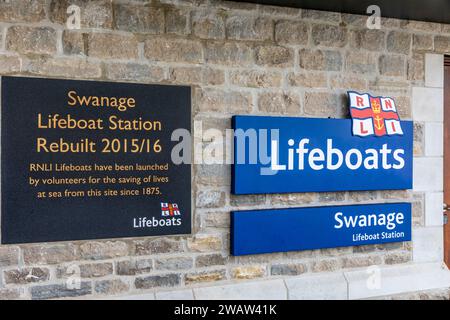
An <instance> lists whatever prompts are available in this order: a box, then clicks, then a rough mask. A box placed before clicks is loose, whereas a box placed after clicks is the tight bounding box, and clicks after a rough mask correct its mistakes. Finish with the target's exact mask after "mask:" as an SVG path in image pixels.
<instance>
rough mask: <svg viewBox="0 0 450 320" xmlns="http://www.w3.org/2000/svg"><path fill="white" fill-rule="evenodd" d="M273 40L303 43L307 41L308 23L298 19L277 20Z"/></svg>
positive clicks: (283, 42) (284, 42)
mask: <svg viewBox="0 0 450 320" xmlns="http://www.w3.org/2000/svg"><path fill="white" fill-rule="evenodd" d="M275 41H276V42H278V43H280V44H291V45H305V44H307V43H308V25H307V24H306V23H304V22H300V21H299V22H297V21H291V20H281V21H278V22H277V23H276V24H275Z"/></svg>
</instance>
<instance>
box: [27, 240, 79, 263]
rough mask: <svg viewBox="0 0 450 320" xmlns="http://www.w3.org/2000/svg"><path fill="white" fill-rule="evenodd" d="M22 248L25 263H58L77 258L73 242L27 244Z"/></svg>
mask: <svg viewBox="0 0 450 320" xmlns="http://www.w3.org/2000/svg"><path fill="white" fill-rule="evenodd" d="M22 250H23V259H24V262H25V264H58V263H62V262H69V261H73V260H77V259H78V254H77V252H76V247H75V246H74V245H73V244H49V245H29V246H26V247H23V248H22Z"/></svg>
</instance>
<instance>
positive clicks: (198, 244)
mask: <svg viewBox="0 0 450 320" xmlns="http://www.w3.org/2000/svg"><path fill="white" fill-rule="evenodd" d="M187 246H188V248H189V250H190V251H194V252H208V251H221V250H222V236H221V235H217V234H208V233H205V234H201V233H198V234H196V235H195V236H194V237H192V238H189V239H188V242H187Z"/></svg>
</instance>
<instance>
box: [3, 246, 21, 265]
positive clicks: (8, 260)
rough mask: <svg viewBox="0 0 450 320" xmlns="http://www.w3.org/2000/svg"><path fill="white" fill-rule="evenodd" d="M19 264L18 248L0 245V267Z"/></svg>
mask: <svg viewBox="0 0 450 320" xmlns="http://www.w3.org/2000/svg"><path fill="white" fill-rule="evenodd" d="M18 264H19V248H17V247H11V246H0V268H1V267H9V266H15V265H18Z"/></svg>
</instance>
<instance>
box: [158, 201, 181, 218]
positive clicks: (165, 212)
mask: <svg viewBox="0 0 450 320" xmlns="http://www.w3.org/2000/svg"><path fill="white" fill-rule="evenodd" d="M180 214H181V213H180V210H179V209H178V204H176V203H167V202H161V215H162V216H163V217H173V216H179V215H180Z"/></svg>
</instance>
